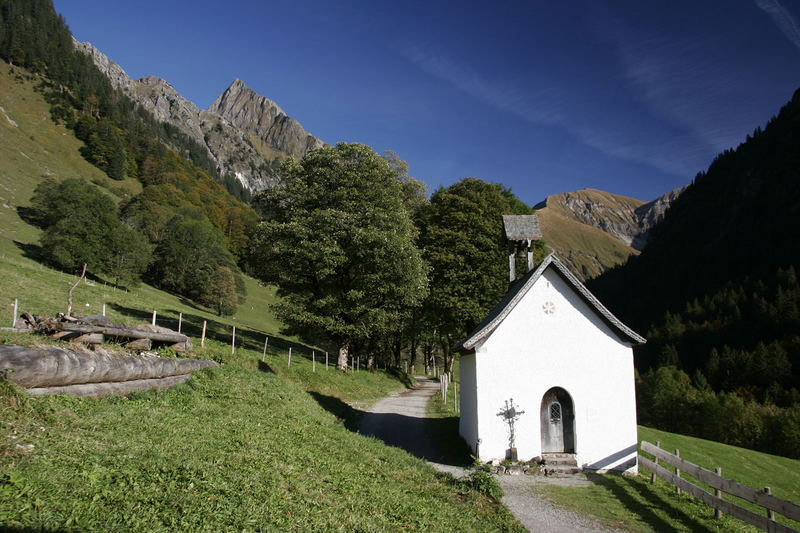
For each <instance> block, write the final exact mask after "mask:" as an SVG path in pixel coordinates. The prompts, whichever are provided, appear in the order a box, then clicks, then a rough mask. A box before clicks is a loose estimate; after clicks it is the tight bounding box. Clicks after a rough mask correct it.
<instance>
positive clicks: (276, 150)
mask: <svg viewBox="0 0 800 533" xmlns="http://www.w3.org/2000/svg"><path fill="white" fill-rule="evenodd" d="M73 44H74V45H75V48H76V50H80V51H82V52H84V53H86V54H88V55H89V56H90V57H91V58H92V60H93V61H94V63H95V65H97V67H98V68H99V69H100V70H101V71H102V72H103V73H105V74H106V76H108V78H109V80H110V81H111V84H112V85H113V86H114V87H115V88H119V89H122V90H123V91H124V92H125V93H126V94H127V95H128V96H129V97H130V98H131V99H132V100H133V101H134V102H136V103H137V104H139V105H141V106H142V107H144V108H145V109H147V110H148V111H150V112H151V113H153V115H154V116H155V117H156V118H157V119H158V120H161V121H164V122H167V123H169V124H172V125H173V126H175V127H177V128H178V129H180V130H181V131H182V132H184V133H185V134H187V135H188V136H190V137H191V138H193V139H194V140H195V141H197V142H198V143H199V144H201V145H203V146H205V147H206V149H207V150H208V153H209V155H210V156H211V158H212V159H213V160H214V161H215V163H216V165H217V170H218V171H219V172H220V174H223V175H225V174H231V175H234V176H235V177H236V178H237V179H238V180H239V182H241V184H242V185H243V186H244V187H245V188H247V189H248V190H249V191H251V192H257V191H260V190H263V189H265V188H267V187H269V186H271V185H273V184H274V183H275V182H276V180H277V177H278V174H277V171H278V166H279V164H280V161H282V160H283V159H285V158H286V157H297V158H302V157H303V156H304V155H305V154H306V152H308V151H309V150H310V149H312V148H316V147H319V146H322V145H323V144H324V143H323V142H322V141H321V140H320V139H318V138H317V137H314V136H313V135H311V134H310V133H308V132H307V131H306V130H305V129H303V127H302V126H301V125H300V123H299V122H298V121H297V120H295V119H293V118H291V117H289V116H288V115H287V114H286V113H285V112H284V111H283V110H282V109H281V108H280V107H279V106H278V105H277V104H276V103H275V102H273V101H271V100H270V99H268V98H266V97H264V96H261V95H259V94H258V93H256V92H255V91H253V90H252V89H250V88H248V87H247V86H246V85H245V84H244V82H242V81H241V80H239V79H236V80H235V81H234V82H233V83H232V84H231V85H230V87H228V88H227V89H226V90H225V91H224V92H223V93H222V94H221V95H220V96H219V98H217V100H216V101H215V102H214V103H213V104H212V105H211V106H210V107H209V109H206V110H200V109H198V107H197V106H196V105H195V104H194V103H193V102H190V101H189V100H187V99H186V98H184V97H183V96H182V95H181V94H180V93H178V92H177V91H176V90H175V89H174V88H173V87H172V85H170V83H169V82H167V81H166V80H163V79H161V78H158V77H155V76H148V77H145V78H140V79H138V80H134V79H132V78H131V77H130V76H128V74H127V73H126V72H125V70H124V69H123V68H122V67H120V66H119V65H118V64H117V63H115V62H114V61H113V60H111V59H109V58H108V57H107V56H106V55H105V54H103V53H102V52H101V51H100V50H98V49H97V48H95V47H94V46H92V44H91V43H88V42H86V43H81V42H79V41H77V40H75V39H74V38H73Z"/></svg>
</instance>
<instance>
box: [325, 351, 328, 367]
mask: <svg viewBox="0 0 800 533" xmlns="http://www.w3.org/2000/svg"><path fill="white" fill-rule="evenodd" d="M325 370H328V352H325Z"/></svg>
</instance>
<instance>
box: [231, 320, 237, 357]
mask: <svg viewBox="0 0 800 533" xmlns="http://www.w3.org/2000/svg"><path fill="white" fill-rule="evenodd" d="M235 353H236V326H233V334H232V335H231V355H233V354H235Z"/></svg>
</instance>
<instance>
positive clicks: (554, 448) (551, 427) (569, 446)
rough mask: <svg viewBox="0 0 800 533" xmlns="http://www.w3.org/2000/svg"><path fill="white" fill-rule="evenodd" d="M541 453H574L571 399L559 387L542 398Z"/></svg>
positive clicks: (573, 418) (573, 416)
mask: <svg viewBox="0 0 800 533" xmlns="http://www.w3.org/2000/svg"><path fill="white" fill-rule="evenodd" d="M541 429H542V453H575V412H574V408H573V406H572V398H571V397H570V395H569V393H567V391H565V390H564V389H562V388H561V387H553V388H552V389H550V390H549V391H547V392H546V393H544V396H543V397H542V406H541Z"/></svg>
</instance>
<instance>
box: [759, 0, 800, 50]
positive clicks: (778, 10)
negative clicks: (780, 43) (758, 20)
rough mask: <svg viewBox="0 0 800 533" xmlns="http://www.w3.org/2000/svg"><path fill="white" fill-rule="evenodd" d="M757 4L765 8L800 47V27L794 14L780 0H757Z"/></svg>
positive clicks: (790, 39) (797, 46)
mask: <svg viewBox="0 0 800 533" xmlns="http://www.w3.org/2000/svg"><path fill="white" fill-rule="evenodd" d="M756 5H757V6H758V7H759V8H761V9H762V10H764V11H765V12H766V13H767V14H768V15H769V16H770V17H771V18H772V21H773V22H774V23H775V25H776V26H777V27H778V28H779V29H780V30H781V31H782V32H783V34H784V35H785V36H786V38H787V39H789V41H791V43H792V44H793V45H794V46H795V47H796V48H798V49H800V28H798V25H797V22H796V21H795V19H794V17H793V16H792V14H791V13H789V11H788V10H787V9H786V8H785V7H783V6H782V5H781V4H780V2H778V0H756Z"/></svg>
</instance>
